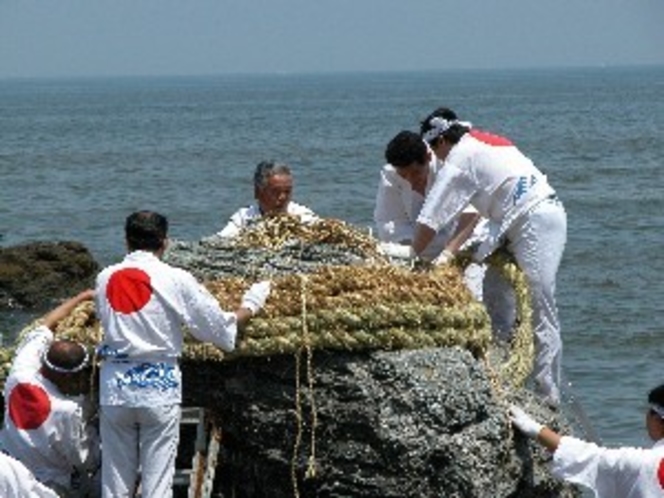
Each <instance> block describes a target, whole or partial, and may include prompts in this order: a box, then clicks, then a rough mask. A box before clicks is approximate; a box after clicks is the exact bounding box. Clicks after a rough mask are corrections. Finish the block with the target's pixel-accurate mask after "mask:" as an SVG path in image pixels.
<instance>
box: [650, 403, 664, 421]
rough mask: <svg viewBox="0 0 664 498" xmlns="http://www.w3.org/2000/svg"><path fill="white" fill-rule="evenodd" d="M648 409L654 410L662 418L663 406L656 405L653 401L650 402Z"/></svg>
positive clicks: (663, 414) (663, 417)
mask: <svg viewBox="0 0 664 498" xmlns="http://www.w3.org/2000/svg"><path fill="white" fill-rule="evenodd" d="M650 409H651V410H652V411H653V412H655V413H656V414H657V415H658V416H659V418H662V419H664V407H662V406H660V405H656V404H655V403H651V404H650Z"/></svg>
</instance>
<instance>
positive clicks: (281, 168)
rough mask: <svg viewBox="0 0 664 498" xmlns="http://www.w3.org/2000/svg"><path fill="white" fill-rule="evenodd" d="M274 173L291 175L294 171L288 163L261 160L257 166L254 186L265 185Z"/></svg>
mask: <svg viewBox="0 0 664 498" xmlns="http://www.w3.org/2000/svg"><path fill="white" fill-rule="evenodd" d="M274 175H285V176H291V175H292V173H291V170H290V168H289V167H288V166H287V165H286V164H283V163H278V162H276V161H261V162H259V163H258V165H257V166H256V171H254V186H255V187H258V188H263V187H265V185H267V181H268V179H269V178H270V177H272V176H274Z"/></svg>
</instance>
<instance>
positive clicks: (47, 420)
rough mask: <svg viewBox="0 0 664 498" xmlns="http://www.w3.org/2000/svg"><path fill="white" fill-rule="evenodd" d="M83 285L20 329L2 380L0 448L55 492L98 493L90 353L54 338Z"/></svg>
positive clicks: (83, 296) (88, 294)
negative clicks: (89, 398)
mask: <svg viewBox="0 0 664 498" xmlns="http://www.w3.org/2000/svg"><path fill="white" fill-rule="evenodd" d="M93 297H94V292H93V291H92V290H86V291H83V292H81V293H80V294H78V295H76V296H74V297H72V298H70V299H68V300H66V301H65V302H63V303H62V304H60V305H59V306H57V307H56V308H55V309H53V310H52V311H51V312H49V313H48V314H47V315H46V316H45V317H44V318H43V319H42V320H41V324H40V325H38V326H36V327H35V328H34V329H32V330H30V331H28V332H27V334H25V336H24V337H23V339H22V340H21V342H20V344H19V346H18V348H17V350H16V351H17V352H16V357H15V359H14V362H13V363H12V368H11V371H10V373H9V376H8V378H7V382H6V384H5V392H4V396H5V404H6V406H5V418H4V430H3V431H2V436H1V438H0V447H2V450H3V451H4V452H5V453H7V454H8V455H10V456H12V457H14V458H15V459H17V460H19V461H20V462H22V463H23V465H25V467H27V468H28V470H30V472H32V474H34V476H35V477H36V478H37V479H38V480H39V481H40V482H41V483H43V484H45V485H46V486H48V487H49V488H51V489H53V490H55V491H56V492H57V493H58V494H59V495H60V496H67V497H79V496H80V497H83V496H98V494H99V489H98V488H97V489H95V486H94V485H93V484H92V476H93V475H94V473H95V472H96V471H97V470H98V468H99V462H100V448H99V437H98V435H97V431H96V429H95V428H94V427H93V426H91V425H90V424H89V423H88V417H89V412H90V407H89V404H88V403H87V400H86V399H85V396H84V395H85V393H86V392H87V391H88V387H89V377H90V373H89V369H88V366H89V365H90V356H89V353H88V350H87V348H86V347H85V346H84V345H82V344H80V343H78V342H75V341H69V340H57V339H55V338H54V331H55V329H56V326H57V324H58V323H59V322H60V321H61V320H62V319H63V318H65V317H66V316H68V315H69V314H70V313H71V312H72V311H73V310H74V308H75V307H76V306H77V305H78V304H79V303H81V302H84V301H90V300H92V298H93Z"/></svg>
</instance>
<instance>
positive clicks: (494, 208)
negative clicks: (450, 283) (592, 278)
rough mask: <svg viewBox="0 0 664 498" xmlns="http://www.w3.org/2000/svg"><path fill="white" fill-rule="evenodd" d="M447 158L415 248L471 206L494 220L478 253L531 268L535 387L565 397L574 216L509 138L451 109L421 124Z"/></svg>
mask: <svg viewBox="0 0 664 498" xmlns="http://www.w3.org/2000/svg"><path fill="white" fill-rule="evenodd" d="M420 132H421V136H422V138H423V139H424V140H426V141H427V142H428V143H429V145H430V147H431V149H432V150H433V151H434V153H435V154H436V156H437V157H438V158H439V159H440V160H441V161H443V165H442V167H441V168H440V171H439V172H438V174H437V175H436V180H435V182H434V185H433V186H432V187H431V190H430V191H429V193H428V195H427V198H426V200H425V202H424V206H423V207H422V211H421V212H420V214H419V216H418V218H417V225H416V228H415V236H414V240H413V250H414V251H415V253H417V254H420V253H421V252H422V251H424V250H425V248H426V247H427V245H428V244H429V242H430V241H431V240H432V239H433V238H434V236H435V234H436V232H437V231H438V230H439V229H440V228H441V227H443V226H445V225H446V224H447V223H449V222H450V220H453V219H455V218H456V217H457V216H458V215H459V214H460V213H461V212H462V211H463V210H464V209H465V208H466V206H468V205H469V204H471V205H472V206H474V207H475V208H476V209H477V211H478V212H479V213H480V215H482V216H483V217H485V218H487V219H488V220H489V236H488V237H487V238H486V239H485V241H484V242H482V244H480V246H479V248H478V249H477V250H476V251H475V252H474V255H473V258H474V259H475V261H478V262H480V261H483V260H484V259H485V258H486V257H487V256H488V255H490V254H491V253H492V252H493V251H494V250H495V249H497V248H498V247H501V246H502V247H504V248H505V249H506V250H507V251H509V252H510V253H511V254H512V255H513V256H514V258H515V259H516V262H517V264H518V266H519V268H520V269H521V270H522V271H523V272H524V274H525V278H526V280H527V282H528V287H529V291H530V296H531V302H532V308H533V313H532V325H533V331H534V335H535V352H536V357H535V364H534V367H533V374H532V377H533V378H534V381H535V389H536V391H537V392H538V393H539V394H540V395H542V397H543V398H544V399H545V400H546V401H547V402H548V403H550V404H552V405H557V404H558V403H559V402H560V374H561V372H560V368H561V360H562V341H561V337H560V322H559V319H558V309H557V307H556V300H555V288H556V274H557V272H558V266H559V265H560V260H561V258H562V255H563V251H564V248H565V243H566V240H567V216H566V214H565V209H564V208H563V205H562V203H561V202H560V200H558V198H557V196H556V192H555V190H554V189H553V188H552V187H551V186H550V185H549V182H548V181H547V178H546V176H545V175H544V174H543V173H542V172H541V171H540V170H539V169H538V168H536V167H535V165H534V164H533V162H532V161H531V160H530V159H529V158H528V157H526V156H525V155H524V154H523V153H522V152H521V151H520V150H519V149H518V148H517V147H516V146H515V145H514V144H513V143H512V142H511V141H510V140H508V139H507V138H504V137H501V136H498V135H494V134H491V133H487V132H484V131H480V130H476V129H474V128H473V127H472V125H471V124H470V123H468V122H464V121H460V120H459V119H457V115H456V113H454V111H452V110H450V109H446V108H440V109H437V110H436V111H435V112H434V113H432V114H431V115H429V116H428V117H427V118H426V119H425V120H424V121H423V122H422V126H421V129H420Z"/></svg>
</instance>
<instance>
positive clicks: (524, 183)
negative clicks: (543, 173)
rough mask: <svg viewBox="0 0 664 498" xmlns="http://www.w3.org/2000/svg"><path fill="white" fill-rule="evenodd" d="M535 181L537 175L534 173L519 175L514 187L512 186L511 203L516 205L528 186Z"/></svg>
mask: <svg viewBox="0 0 664 498" xmlns="http://www.w3.org/2000/svg"><path fill="white" fill-rule="evenodd" d="M536 183H537V177H536V176H535V175H531V176H530V177H527V176H520V177H519V179H518V180H517V182H516V187H514V193H513V194H512V204H513V205H516V204H517V202H519V199H521V197H523V196H524V195H525V194H526V192H528V190H530V187H532V186H533V185H535V184H536Z"/></svg>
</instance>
